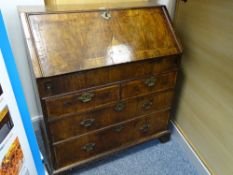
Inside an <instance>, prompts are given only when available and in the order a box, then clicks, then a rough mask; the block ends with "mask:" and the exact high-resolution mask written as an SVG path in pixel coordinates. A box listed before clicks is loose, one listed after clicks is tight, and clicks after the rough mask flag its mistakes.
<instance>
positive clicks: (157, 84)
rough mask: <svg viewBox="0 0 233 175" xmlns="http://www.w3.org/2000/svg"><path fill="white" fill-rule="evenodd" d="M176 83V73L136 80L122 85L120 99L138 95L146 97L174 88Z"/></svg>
mask: <svg viewBox="0 0 233 175" xmlns="http://www.w3.org/2000/svg"><path fill="white" fill-rule="evenodd" d="M175 83H176V72H170V73H168V74H162V75H160V76H154V75H151V76H148V77H145V78H143V79H137V80H134V81H129V82H126V83H123V84H122V86H121V87H122V91H121V93H122V94H121V97H122V98H130V97H134V96H137V95H138V94H140V95H142V94H143V95H146V94H150V93H153V92H158V91H163V90H167V89H171V88H174V86H175Z"/></svg>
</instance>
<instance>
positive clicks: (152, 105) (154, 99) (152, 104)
mask: <svg viewBox="0 0 233 175" xmlns="http://www.w3.org/2000/svg"><path fill="white" fill-rule="evenodd" d="M172 98H173V91H166V92H162V93H159V94H154V95H152V94H150V95H147V96H143V97H141V98H139V100H138V103H137V115H145V114H147V113H151V112H153V111H155V110H162V109H167V108H170V107H171V104H172Z"/></svg>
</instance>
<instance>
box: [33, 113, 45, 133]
mask: <svg viewBox="0 0 233 175" xmlns="http://www.w3.org/2000/svg"><path fill="white" fill-rule="evenodd" d="M42 119H43V116H42V115H37V116H34V117H32V119H31V120H32V125H33V128H34V130H35V131H38V130H39V129H40V122H41V121H42Z"/></svg>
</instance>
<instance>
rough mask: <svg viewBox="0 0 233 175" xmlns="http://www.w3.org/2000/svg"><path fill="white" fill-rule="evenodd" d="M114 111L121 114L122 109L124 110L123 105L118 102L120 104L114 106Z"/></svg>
mask: <svg viewBox="0 0 233 175" xmlns="http://www.w3.org/2000/svg"><path fill="white" fill-rule="evenodd" d="M114 109H115V111H117V112H121V111H123V110H124V109H125V104H124V103H122V102H120V103H118V104H117V105H116V106H115V108H114Z"/></svg>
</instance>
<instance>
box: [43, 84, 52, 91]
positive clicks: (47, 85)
mask: <svg viewBox="0 0 233 175" xmlns="http://www.w3.org/2000/svg"><path fill="white" fill-rule="evenodd" d="M45 89H46V90H47V91H51V90H52V84H51V83H46V84H45Z"/></svg>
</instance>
